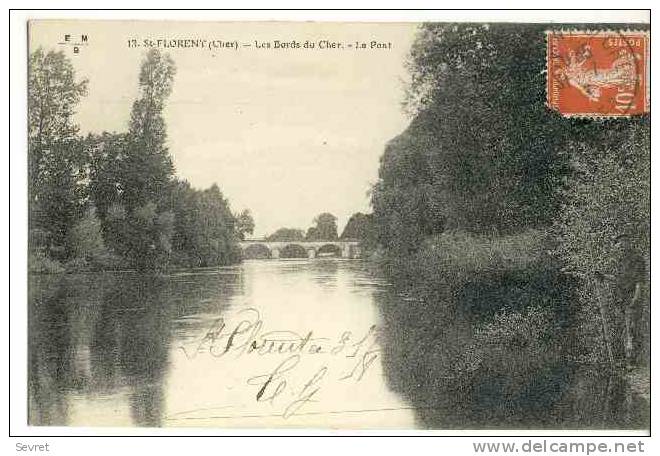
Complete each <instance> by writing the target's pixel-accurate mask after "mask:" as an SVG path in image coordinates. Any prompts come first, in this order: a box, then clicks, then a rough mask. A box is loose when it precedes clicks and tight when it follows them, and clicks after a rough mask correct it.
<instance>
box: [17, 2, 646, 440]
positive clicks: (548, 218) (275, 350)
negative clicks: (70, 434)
mask: <svg viewBox="0 0 660 456" xmlns="http://www.w3.org/2000/svg"><path fill="white" fill-rule="evenodd" d="M468 16H469V15H468ZM587 16H588V15H587ZM639 16H640V18H641V19H640V20H639V21H638V22H635V23H629V22H626V23H623V22H624V21H623V20H622V21H621V22H620V23H619V22H616V21H612V22H607V23H600V22H599V23H594V22H590V23H587V22H579V23H569V22H566V23H559V22H525V21H516V20H513V21H511V20H509V21H504V22H483V21H478V20H476V21H475V20H467V21H462V22H454V21H428V22H405V21H399V22H391V21H390V22H364V21H363V22H358V21H355V22H349V21H344V22H341V21H337V22H321V21H215V20H207V21H186V20H89V19H73V18H72V19H61V18H60V19H31V20H29V21H28V22H27V42H28V44H27V46H28V55H27V56H26V60H27V61H26V70H25V71H26V72H27V73H26V74H27V150H26V151H22V150H16V149H14V150H13V151H12V154H14V155H17V154H26V155H27V187H28V188H27V199H28V201H27V222H26V224H25V225H26V227H27V230H28V232H27V269H28V271H27V302H18V301H14V302H13V303H12V306H14V308H16V307H19V306H22V307H25V306H27V341H26V343H27V359H25V360H21V362H25V363H26V366H27V385H18V386H20V387H25V388H26V390H27V404H26V408H27V423H23V424H24V425H26V426H28V427H30V428H43V429H44V430H45V431H46V432H47V430H48V428H50V427H70V428H79V427H85V428H90V427H91V428H99V429H100V428H207V429H208V428H214V429H221V428H232V429H321V430H328V429H334V430H442V431H451V432H455V433H460V432H462V431H467V430H473V431H474V430H476V431H507V432H508V433H510V434H513V435H515V434H516V433H517V432H523V431H529V430H542V431H545V432H550V433H552V432H559V431H588V430H592V431H595V430H598V431H600V432H601V434H604V435H608V434H609V433H612V432H623V431H626V432H632V433H635V434H636V435H649V434H650V419H651V407H650V381H651V379H650V377H651V375H650V374H651V346H650V337H651V318H650V312H651V310H650V309H651V293H650V290H651V278H650V261H651V248H650V241H651V231H650V224H651V193H650V192H651V158H650V157H651V145H650V137H651V121H650V97H649V94H650V13H649V14H646V13H645V12H643V11H642V12H640V13H639ZM512 17H513V15H512ZM11 343H12V345H13V344H17V345H20V344H22V343H24V342H23V340H22V339H13V340H12V341H11Z"/></svg>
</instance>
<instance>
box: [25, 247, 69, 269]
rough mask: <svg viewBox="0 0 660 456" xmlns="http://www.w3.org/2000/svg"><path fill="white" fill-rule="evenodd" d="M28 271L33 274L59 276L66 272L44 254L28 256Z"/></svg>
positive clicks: (58, 263) (35, 253)
mask: <svg viewBox="0 0 660 456" xmlns="http://www.w3.org/2000/svg"><path fill="white" fill-rule="evenodd" d="M28 271H29V272H30V273H33V274H59V273H62V272H64V267H63V266H62V264H61V263H60V262H59V261H55V260H51V259H50V258H48V257H47V256H46V255H45V254H44V253H43V252H31V253H30V254H29V255H28Z"/></svg>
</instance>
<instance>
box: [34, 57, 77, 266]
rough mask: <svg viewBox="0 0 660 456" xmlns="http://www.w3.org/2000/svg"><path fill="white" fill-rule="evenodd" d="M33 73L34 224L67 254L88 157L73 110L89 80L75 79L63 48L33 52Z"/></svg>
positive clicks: (56, 248)
mask: <svg viewBox="0 0 660 456" xmlns="http://www.w3.org/2000/svg"><path fill="white" fill-rule="evenodd" d="M28 78H29V81H28V198H29V228H30V229H31V230H34V229H37V230H41V231H42V232H44V233H45V234H46V236H47V237H48V243H49V244H50V247H51V253H55V252H58V253H59V255H60V256H64V255H65V250H66V246H65V244H66V239H67V234H68V231H69V229H70V228H71V226H73V224H74V223H75V221H76V220H77V219H78V218H79V217H80V216H82V213H83V212H84V203H85V195H84V187H83V185H82V181H83V177H84V171H85V170H84V164H85V157H84V154H83V149H82V147H81V144H80V142H79V140H78V137H77V134H78V126H77V125H76V124H75V123H74V120H73V115H74V114H75V107H76V105H77V104H78V102H79V101H80V99H81V98H82V97H83V96H84V95H85V94H86V90H87V81H86V80H82V81H76V75H75V71H74V69H73V65H72V64H71V62H70V61H69V60H68V59H67V58H66V56H65V55H64V54H63V53H62V52H53V51H50V52H44V51H43V49H41V48H39V49H37V50H36V51H34V52H33V53H32V54H31V55H30V59H29V64H28Z"/></svg>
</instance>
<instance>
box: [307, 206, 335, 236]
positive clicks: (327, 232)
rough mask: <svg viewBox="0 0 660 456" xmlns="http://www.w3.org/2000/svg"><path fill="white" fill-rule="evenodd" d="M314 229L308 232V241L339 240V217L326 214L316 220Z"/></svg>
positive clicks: (320, 215)
mask: <svg viewBox="0 0 660 456" xmlns="http://www.w3.org/2000/svg"><path fill="white" fill-rule="evenodd" d="M314 225H315V226H314V227H312V228H314V229H312V228H310V229H309V230H308V231H307V236H306V239H307V240H308V241H334V240H336V239H337V217H335V216H334V215H332V214H330V213H328V212H324V213H322V214H319V215H317V216H316V217H315V218H314Z"/></svg>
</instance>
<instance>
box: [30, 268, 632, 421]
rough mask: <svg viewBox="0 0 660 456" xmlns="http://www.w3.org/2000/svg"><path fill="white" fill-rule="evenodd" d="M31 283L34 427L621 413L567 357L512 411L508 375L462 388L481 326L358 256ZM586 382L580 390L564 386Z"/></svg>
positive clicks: (570, 417) (606, 387) (605, 416)
mask: <svg viewBox="0 0 660 456" xmlns="http://www.w3.org/2000/svg"><path fill="white" fill-rule="evenodd" d="M29 285H30V286H29V363H28V377H29V390H28V397H29V403H28V411H29V422H30V424H32V425H66V426H195V427H200V426H216V427H282V426H286V427H299V426H305V427H317V428H399V429H410V428H473V427H477V428H483V427H507V428H525V427H532V428H533V427H552V428H558V427H560V428H583V427H597V428H598V427H611V426H616V425H617V424H616V423H615V422H614V421H616V420H614V421H613V420H612V417H615V418H617V417H618V416H619V415H618V414H617V413H615V412H616V410H617V407H619V405H617V404H614V405H608V404H610V402H611V398H610V396H611V395H612V391H616V385H614V386H613V385H612V384H611V379H605V380H604V379H602V378H601V377H600V376H599V375H598V374H594V373H590V374H587V375H581V376H579V378H578V380H576V379H575V376H574V374H573V373H572V371H571V370H570V369H567V368H566V366H561V365H560V366H556V365H549V366H547V369H545V367H544V369H543V374H542V375H539V376H538V378H536V377H535V378H534V379H533V381H532V383H534V384H535V385H536V386H535V388H536V387H538V389H539V391H540V393H538V394H537V393H536V390H532V392H531V393H529V394H528V396H529V397H528V398H527V399H525V400H523V401H522V402H520V403H515V404H513V405H511V407H510V408H507V407H509V405H507V404H502V403H501V399H502V394H501V391H498V390H497V389H493V385H498V384H500V385H501V384H502V381H501V379H497V378H493V379H491V378H488V377H486V379H485V380H484V381H481V383H480V384H479V385H477V386H476V387H475V385H473V384H472V385H469V388H470V389H469V391H466V390H467V389H468V386H466V385H463V386H461V385H459V386H458V389H456V385H454V386H452V387H451V388H454V389H455V390H452V389H451V388H448V387H447V382H448V380H447V379H446V377H447V372H448V371H447V369H446V365H447V364H448V363H451V359H452V358H451V356H450V355H451V354H452V353H455V352H457V351H460V350H462V349H463V348H464V347H465V346H466V344H468V342H469V338H470V333H471V330H470V325H469V324H461V323H459V322H453V323H452V324H451V325H447V324H446V322H442V321H440V317H439V315H440V314H439V313H437V312H434V311H433V309H432V308H429V306H428V305H425V304H423V303H419V302H417V301H415V300H413V299H411V298H409V297H405V296H403V295H400V294H397V293H396V292H395V291H394V290H393V289H392V287H391V286H390V285H389V284H388V283H387V282H386V281H385V280H384V279H383V278H382V277H381V276H379V274H378V273H376V272H374V271H373V270H371V269H370V268H369V267H367V265H366V264H365V263H364V262H362V261H360V260H344V259H312V260H307V259H305V260H279V261H276V260H252V261H246V262H244V263H243V264H241V265H237V266H232V267H223V268H213V269H200V270H194V271H187V272H179V273H174V274H171V275H167V276H153V275H140V274H136V273H129V272H124V273H102V274H75V275H74V274H68V275H51V276H49V275H41V276H32V277H30V284H29ZM498 382H499V383H498ZM580 382H581V383H580ZM576 383H577V384H579V385H580V387H579V388H578V393H576V392H575V391H574V390H570V389H569V388H567V387H566V385H569V384H576ZM522 389H524V388H522ZM453 398H460V401H459V400H458V399H457V400H452V399H453ZM465 398H469V399H468V400H466V399H465ZM498 401H499V402H498ZM628 408H630V404H628Z"/></svg>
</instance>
